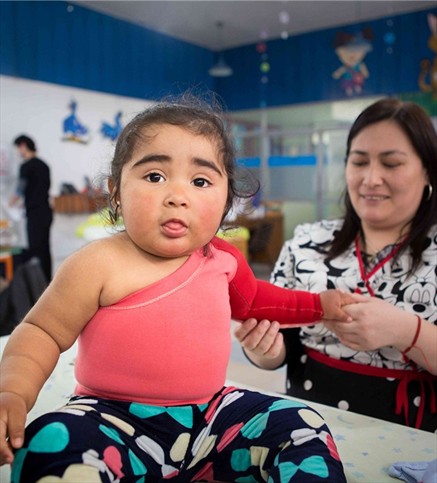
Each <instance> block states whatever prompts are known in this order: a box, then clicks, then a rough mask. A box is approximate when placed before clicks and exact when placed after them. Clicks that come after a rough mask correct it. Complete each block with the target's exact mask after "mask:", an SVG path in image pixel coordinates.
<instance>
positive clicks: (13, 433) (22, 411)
mask: <svg viewBox="0 0 437 483" xmlns="http://www.w3.org/2000/svg"><path fill="white" fill-rule="evenodd" d="M26 415H27V410H26V403H25V402H24V399H23V398H21V397H20V396H18V395H17V394H14V393H11V392H3V393H0V466H1V465H4V464H5V463H9V464H11V463H12V461H13V460H14V454H13V449H18V448H21V446H22V445H23V441H24V426H25V423H26Z"/></svg>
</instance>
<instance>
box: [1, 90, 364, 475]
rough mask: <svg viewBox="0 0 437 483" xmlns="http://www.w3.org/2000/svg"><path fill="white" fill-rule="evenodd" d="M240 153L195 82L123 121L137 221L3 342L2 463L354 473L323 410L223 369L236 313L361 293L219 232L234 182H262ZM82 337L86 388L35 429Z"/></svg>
mask: <svg viewBox="0 0 437 483" xmlns="http://www.w3.org/2000/svg"><path fill="white" fill-rule="evenodd" d="M234 159H235V155H234V149H233V146H232V142H231V139H230V138H229V135H228V133H227V131H226V128H225V119H224V117H222V113H221V111H216V110H215V109H212V107H211V106H209V104H205V103H204V102H200V100H197V98H194V99H192V98H191V96H190V97H188V98H182V99H180V100H179V99H178V102H175V101H172V102H168V101H166V102H161V103H156V104H155V105H154V106H152V107H150V108H149V109H146V110H145V111H144V112H142V113H140V114H139V115H138V116H136V117H135V118H134V119H133V120H132V121H131V122H130V123H129V124H128V125H127V126H126V127H125V128H124V130H123V132H122V133H121V135H120V136H119V138H118V140H117V144H116V148H115V153H114V158H113V161H112V164H111V175H110V178H109V189H110V193H111V195H110V202H111V207H112V218H113V219H114V221H116V219H117V217H118V216H119V215H120V214H121V216H122V218H123V223H124V230H123V231H120V232H119V233H116V234H114V235H113V236H110V237H107V238H105V239H102V240H97V241H95V242H93V243H89V244H88V245H86V246H85V247H84V248H82V249H81V250H78V251H77V252H75V253H74V254H73V255H71V256H70V257H68V258H67V259H66V260H65V262H64V263H63V264H62V265H61V267H60V268H59V269H58V270H57V272H56V275H55V277H54V279H53V281H52V283H51V284H50V285H49V287H48V288H47V290H46V291H45V292H44V294H43V295H42V296H41V297H40V298H39V300H38V302H37V303H36V305H34V307H33V308H32V309H31V310H30V312H29V313H28V314H27V316H26V317H25V318H24V320H23V322H22V323H21V324H19V325H18V327H17V328H16V329H15V330H14V332H13V333H12V335H11V337H10V339H9V341H8V343H7V345H6V347H5V350H4V354H3V358H2V361H1V364H0V464H2V463H11V462H12V461H13V466H12V481H13V482H14V483H18V482H20V481H23V482H26V483H31V482H34V481H43V480H44V481H46V480H47V481H48V480H50V481H53V480H54V479H55V480H57V479H62V480H63V481H70V482H73V481H74V482H78V481H84V482H85V481H87V482H91V481H93V482H95V481H102V482H109V481H115V480H117V481H132V482H133V481H143V482H156V481H162V480H169V481H170V480H172V479H174V480H175V481H198V480H207V481H229V482H230V481H240V480H241V481H267V480H268V481H269V482H271V483H273V482H278V483H279V482H283V481H298V482H302V483H303V482H311V483H316V482H324V481H330V482H341V483H344V482H345V476H344V472H343V467H342V464H341V462H340V459H339V456H338V453H337V451H336V448H335V443H334V441H333V438H332V436H331V434H330V432H329V429H328V427H327V426H326V424H325V422H324V421H323V419H322V418H321V417H320V415H318V414H317V413H316V412H315V411H313V410H312V409H310V408H308V407H307V406H306V405H305V404H302V403H296V402H295V401H287V400H285V399H284V398H282V397H280V396H270V395H267V394H261V393H257V392H254V391H248V390H244V389H239V388H236V387H230V386H225V385H224V384H225V377H226V368H227V365H228V361H229V354H230V346H231V338H230V330H231V315H232V316H234V317H236V318H238V319H243V320H244V319H245V318H247V317H250V316H258V315H259V316H260V317H266V316H267V314H270V317H272V318H276V317H279V319H278V320H281V321H282V322H283V323H286V324H287V323H290V324H294V323H296V322H298V323H301V322H304V323H314V322H315V321H317V320H319V318H320V317H323V318H325V319H327V320H330V319H335V318H344V320H348V318H349V317H348V316H345V312H344V311H343V310H342V308H341V306H342V305H344V304H345V303H354V302H355V297H353V296H351V295H350V294H343V293H341V292H340V291H337V290H330V291H324V292H323V293H321V294H320V295H319V294H313V293H309V292H304V291H291V290H287V289H283V288H280V287H276V286H274V285H272V284H269V283H267V282H264V281H260V280H259V281H258V280H256V279H255V277H254V275H253V273H252V272H251V271H250V268H249V265H248V264H247V262H246V260H245V259H244V256H243V254H242V253H241V252H240V251H239V250H238V249H237V248H235V247H233V246H232V245H230V244H229V243H227V242H226V241H224V240H221V239H219V238H217V237H215V234H216V233H217V230H218V229H219V226H220V225H221V223H222V222H223V220H224V218H225V216H226V214H227V212H228V211H229V209H230V207H231V206H232V203H233V200H234V198H235V197H236V196H243V195H244V196H249V195H251V194H253V193H244V192H242V190H243V188H244V187H242V186H241V184H240V183H238V184H237V180H236V173H235V169H234ZM237 186H238V188H237ZM243 191H246V189H244V190H243ZM263 314H264V315H263ZM77 338H78V356H77V359H76V363H75V375H76V380H77V386H76V390H75V396H74V397H72V398H71V399H70V401H69V402H68V403H67V405H66V406H65V407H63V408H60V409H59V410H57V411H54V412H52V413H48V414H45V415H43V416H41V417H39V418H37V419H36V420H35V421H33V422H32V423H30V425H29V426H28V427H27V428H26V431H24V426H25V419H26V413H27V412H28V411H29V410H30V409H31V407H32V406H33V404H34V402H35V400H36V398H37V396H38V393H39V391H40V390H41V388H42V385H43V384H44V382H45V381H46V380H47V378H48V377H49V375H50V373H51V372H52V371H53V369H54V367H55V365H56V362H57V360H58V358H59V354H60V352H61V351H64V350H66V349H67V348H69V347H70V346H71V345H72V344H73V343H74V342H75V340H76V339H77ZM12 449H15V451H14V452H13V451H12ZM14 453H15V454H14Z"/></svg>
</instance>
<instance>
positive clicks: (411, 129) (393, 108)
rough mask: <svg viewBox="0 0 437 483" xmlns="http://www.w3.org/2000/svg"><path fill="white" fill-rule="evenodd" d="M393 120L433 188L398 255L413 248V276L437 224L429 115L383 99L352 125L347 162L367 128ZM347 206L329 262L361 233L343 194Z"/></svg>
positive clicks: (436, 162)
mask: <svg viewBox="0 0 437 483" xmlns="http://www.w3.org/2000/svg"><path fill="white" fill-rule="evenodd" d="M388 120H390V121H394V122H396V123H397V125H398V126H399V127H400V128H401V129H402V130H403V132H404V133H405V135H406V136H407V137H408V139H409V140H410V142H411V144H412V146H413V147H414V149H415V151H416V153H417V155H418V156H419V158H420V159H421V161H422V164H423V167H424V168H425V171H426V173H427V175H428V179H429V184H430V185H431V194H430V188H429V186H428V187H426V188H425V189H424V192H423V196H422V200H421V202H420V205H419V208H418V209H417V212H416V214H415V216H414V218H413V220H412V222H411V229H410V230H409V233H408V234H407V236H406V239H405V241H404V243H403V245H402V248H401V250H400V251H399V252H398V253H397V256H399V255H400V254H401V253H402V251H404V250H406V249H407V248H408V247H410V248H411V253H412V264H411V268H410V273H412V272H413V271H414V270H415V269H416V268H417V267H418V266H419V265H420V263H421V261H422V252H423V251H424V250H425V248H426V238H427V233H428V232H429V230H430V228H431V226H432V225H433V224H435V223H436V222H437V133H436V130H435V128H434V126H433V124H432V122H431V119H430V118H429V116H428V115H427V114H426V112H425V111H424V110H423V109H422V108H421V107H420V106H418V105H417V104H414V103H412V102H402V101H400V100H398V99H394V98H385V99H381V100H379V101H377V102H375V103H374V104H372V105H370V106H369V107H367V108H366V109H365V110H364V111H363V112H362V113H361V114H360V115H359V116H358V117H357V119H356V120H355V122H354V123H353V125H352V127H351V129H350V131H349V135H348V139H347V145H346V162H347V159H348V156H349V152H350V148H351V144H352V141H353V140H354V138H355V137H356V136H357V135H358V134H359V133H360V132H361V131H362V130H363V129H365V128H366V127H368V126H370V125H372V124H375V123H377V122H381V121H388ZM343 202H344V207H345V216H344V223H343V226H342V228H341V229H340V230H339V231H338V232H337V233H336V234H335V236H334V240H333V242H332V244H331V246H330V248H329V251H328V260H331V259H333V258H335V257H337V256H339V255H340V254H342V253H344V252H345V251H346V250H347V249H348V248H349V247H350V245H351V243H352V242H353V240H354V239H355V237H356V235H357V234H358V233H360V234H362V232H361V221H360V218H359V216H358V215H357V213H356V212H355V210H354V208H353V206H352V203H351V200H350V197H349V194H348V192H347V190H345V192H344V195H343Z"/></svg>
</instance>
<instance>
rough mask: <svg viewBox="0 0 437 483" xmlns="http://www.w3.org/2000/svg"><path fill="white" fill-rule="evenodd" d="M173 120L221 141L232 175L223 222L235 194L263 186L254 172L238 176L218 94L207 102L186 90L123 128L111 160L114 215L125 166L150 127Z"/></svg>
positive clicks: (113, 216)
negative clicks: (250, 174) (253, 174)
mask: <svg viewBox="0 0 437 483" xmlns="http://www.w3.org/2000/svg"><path fill="white" fill-rule="evenodd" d="M164 124H171V125H173V126H179V127H181V128H183V129H186V130H188V131H189V132H191V133H193V134H196V135H201V136H205V137H206V138H208V139H210V140H211V141H213V142H215V143H216V145H217V150H218V153H219V156H220V158H221V161H222V163H223V166H224V168H225V171H226V174H227V176H228V197H227V200H226V205H225V210H224V213H223V217H222V222H223V220H224V218H225V217H226V215H227V214H228V212H229V210H230V209H231V207H232V204H233V201H234V199H235V197H239V198H250V197H251V196H253V195H254V194H256V193H257V192H258V190H259V183H258V181H256V180H255V179H254V178H251V177H250V176H245V177H243V176H241V177H239V179H237V168H236V166H235V148H234V144H233V139H232V136H231V134H230V132H229V123H228V122H227V121H226V116H225V113H224V110H223V108H222V106H221V105H220V103H219V102H218V100H217V98H216V97H215V96H213V99H212V100H211V101H209V102H207V101H206V100H205V99H203V98H201V97H199V96H194V95H193V94H191V93H185V94H183V95H181V96H178V97H173V98H166V99H164V100H162V101H160V102H158V103H156V104H154V105H152V106H150V107H148V108H146V109H145V110H144V111H142V112H141V113H139V114H138V115H137V116H135V117H134V118H133V119H132V120H131V121H130V122H129V123H128V124H127V125H126V127H125V128H124V129H123V131H122V132H121V134H120V136H119V138H118V140H117V144H116V146H115V152H114V157H113V159H112V162H111V171H110V178H111V180H112V183H113V186H114V188H113V190H112V193H110V195H109V206H110V218H111V221H112V222H113V223H116V222H117V219H118V211H117V203H116V200H117V197H118V195H119V191H120V180H121V172H122V169H123V166H124V165H125V164H126V163H127V162H129V161H130V160H131V159H132V155H133V152H134V149H135V147H136V146H137V143H138V142H139V141H141V142H145V141H146V142H147V140H148V138H149V133H148V129H149V128H153V127H156V126H158V125H164Z"/></svg>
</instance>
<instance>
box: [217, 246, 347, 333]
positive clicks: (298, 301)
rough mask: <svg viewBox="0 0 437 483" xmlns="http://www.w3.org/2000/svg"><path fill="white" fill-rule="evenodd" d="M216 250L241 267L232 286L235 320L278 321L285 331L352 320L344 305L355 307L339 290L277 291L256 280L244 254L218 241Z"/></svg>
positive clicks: (279, 288)
mask: <svg viewBox="0 0 437 483" xmlns="http://www.w3.org/2000/svg"><path fill="white" fill-rule="evenodd" d="M212 243H213V244H214V246H216V247H217V248H218V249H220V250H223V251H226V252H228V253H230V254H232V255H233V256H234V257H235V258H236V260H237V263H238V268H237V271H236V273H235V276H234V278H233V280H232V281H231V283H230V284H229V296H230V303H231V310H232V316H233V317H234V318H235V319H238V320H246V319H249V318H251V317H253V318H255V319H257V320H262V319H268V320H277V321H278V322H279V323H280V324H281V327H282V328H285V327H298V326H303V325H311V324H314V323H315V322H318V321H320V320H321V319H322V318H325V319H337V320H348V318H349V316H348V315H347V314H346V313H345V312H343V311H342V310H341V308H340V307H341V305H344V304H346V303H354V302H355V300H354V299H353V298H352V297H350V298H349V297H348V296H347V295H346V294H343V293H342V292H340V291H337V290H328V291H326V292H322V294H321V295H319V294H315V293H311V292H306V291H303V290H290V289H285V288H281V287H277V286H275V285H273V284H271V283H269V282H266V281H264V280H258V279H257V278H255V276H254V274H253V272H252V270H251V269H250V267H249V264H248V263H247V261H246V260H245V258H244V257H243V255H242V253H241V252H240V251H239V250H238V249H237V248H235V247H234V246H232V245H231V244H229V243H227V242H226V241H224V240H222V239H218V238H214V240H213V242H212Z"/></svg>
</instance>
